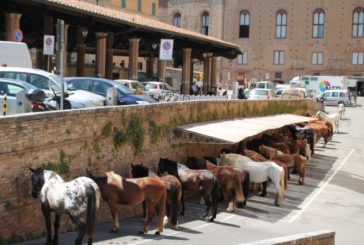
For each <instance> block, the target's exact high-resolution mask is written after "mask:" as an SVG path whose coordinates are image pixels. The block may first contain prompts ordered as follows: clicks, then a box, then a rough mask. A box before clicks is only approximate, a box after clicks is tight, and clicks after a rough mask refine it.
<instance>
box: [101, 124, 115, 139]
mask: <svg viewBox="0 0 364 245" xmlns="http://www.w3.org/2000/svg"><path fill="white" fill-rule="evenodd" d="M112 129H113V124H112V122H110V121H109V122H107V123H106V125H105V126H104V127H103V128H102V130H101V135H102V136H105V137H109V136H110V135H111V133H112Z"/></svg>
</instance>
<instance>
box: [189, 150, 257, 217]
mask: <svg viewBox="0 0 364 245" xmlns="http://www.w3.org/2000/svg"><path fill="white" fill-rule="evenodd" d="M186 166H187V167H189V168H190V169H208V170H210V171H211V173H212V174H213V175H215V177H216V178H217V179H218V181H219V185H220V188H221V190H222V193H223V196H224V199H225V200H226V201H229V206H228V208H227V211H228V212H234V210H235V208H236V202H238V203H242V204H243V206H245V205H246V199H247V197H248V195H249V182H250V180H249V173H248V172H247V171H245V170H243V169H237V168H234V167H231V166H216V165H215V164H213V163H211V162H209V161H207V160H205V159H197V158H195V157H187V162H186ZM244 190H245V191H244Z"/></svg>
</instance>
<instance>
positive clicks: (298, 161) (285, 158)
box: [259, 145, 307, 185]
mask: <svg viewBox="0 0 364 245" xmlns="http://www.w3.org/2000/svg"><path fill="white" fill-rule="evenodd" d="M259 151H260V153H261V154H262V155H263V156H265V157H267V158H269V159H270V160H271V161H275V160H278V161H280V162H283V163H285V164H286V167H287V168H292V167H295V168H296V170H297V172H298V174H299V178H298V183H299V184H300V185H303V184H304V181H305V176H306V165H307V160H306V158H305V157H303V156H301V155H300V154H284V153H281V152H280V151H278V150H277V149H274V148H271V147H268V146H265V145H261V146H260V148H259ZM288 177H289V175H288Z"/></svg>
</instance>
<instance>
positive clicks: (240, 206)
mask: <svg viewBox="0 0 364 245" xmlns="http://www.w3.org/2000/svg"><path fill="white" fill-rule="evenodd" d="M237 207H238V208H246V201H243V202H239V203H238V204H237Z"/></svg>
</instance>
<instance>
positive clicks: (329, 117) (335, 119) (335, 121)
mask: <svg viewBox="0 0 364 245" xmlns="http://www.w3.org/2000/svg"><path fill="white" fill-rule="evenodd" d="M316 116H318V117H319V118H320V119H321V120H323V121H328V122H330V123H332V125H333V126H334V132H335V133H339V131H340V115H339V113H335V114H327V113H325V112H323V111H318V112H317V113H316Z"/></svg>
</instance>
